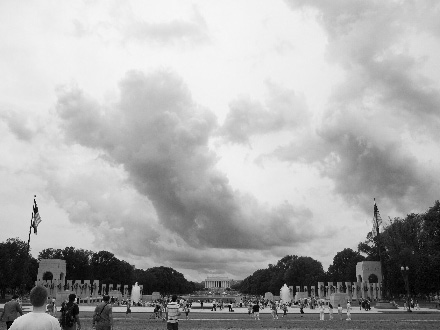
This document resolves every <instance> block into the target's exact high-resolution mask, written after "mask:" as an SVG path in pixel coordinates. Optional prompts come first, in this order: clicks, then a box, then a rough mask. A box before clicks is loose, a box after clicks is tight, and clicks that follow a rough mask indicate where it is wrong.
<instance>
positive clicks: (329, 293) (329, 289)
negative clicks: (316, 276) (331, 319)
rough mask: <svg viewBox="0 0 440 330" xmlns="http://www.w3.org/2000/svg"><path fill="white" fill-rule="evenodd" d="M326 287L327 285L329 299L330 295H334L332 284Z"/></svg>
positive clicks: (329, 283)
mask: <svg viewBox="0 0 440 330" xmlns="http://www.w3.org/2000/svg"><path fill="white" fill-rule="evenodd" d="M327 285H328V296H329V297H330V295H331V294H332V293H334V287H333V282H328V283H327Z"/></svg>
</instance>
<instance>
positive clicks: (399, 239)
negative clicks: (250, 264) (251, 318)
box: [233, 201, 440, 296]
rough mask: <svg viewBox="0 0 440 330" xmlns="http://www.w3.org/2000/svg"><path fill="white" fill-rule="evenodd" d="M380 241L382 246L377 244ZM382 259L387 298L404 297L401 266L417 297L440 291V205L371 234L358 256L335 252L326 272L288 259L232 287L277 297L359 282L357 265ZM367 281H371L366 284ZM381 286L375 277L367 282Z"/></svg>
mask: <svg viewBox="0 0 440 330" xmlns="http://www.w3.org/2000/svg"><path fill="white" fill-rule="evenodd" d="M379 239H380V243H381V244H380V245H378V243H379V242H378V240H379ZM378 246H380V247H381V255H382V260H383V269H382V271H383V274H384V275H385V281H386V283H385V287H386V288H387V295H388V296H394V295H399V294H405V285H404V278H403V275H402V272H401V267H402V266H404V267H409V286H410V292H411V294H412V295H417V294H421V295H429V294H431V293H438V292H439V290H440V202H439V201H436V202H435V203H434V205H433V206H432V207H430V208H429V209H428V210H427V211H426V212H424V213H421V214H414V213H412V214H408V215H407V216H406V217H405V218H394V219H389V222H388V223H387V224H386V225H383V227H382V233H381V234H380V235H379V236H375V235H373V234H372V232H369V233H368V234H367V235H366V239H365V241H363V242H360V243H359V244H358V247H357V251H354V250H352V249H349V248H346V249H344V250H342V251H340V252H338V253H336V255H335V257H334V258H333V263H332V264H331V265H330V266H329V268H328V270H327V271H326V272H325V271H324V269H323V267H322V264H321V262H319V261H318V260H315V259H313V258H310V257H303V256H297V255H287V256H285V257H283V258H282V259H280V260H279V261H278V262H277V263H276V264H275V265H272V264H269V265H268V267H267V268H265V269H259V270H257V271H255V272H254V273H253V274H252V275H250V276H248V277H246V278H245V279H244V280H243V281H242V282H240V283H238V284H237V285H235V286H234V287H233V288H234V289H236V290H239V291H240V292H242V293H246V294H254V295H263V294H264V293H266V292H272V293H273V294H276V295H278V294H279V292H280V288H281V287H282V286H283V285H284V283H285V284H287V285H288V286H290V285H292V286H295V287H296V286H301V287H302V286H312V285H313V286H317V284H318V282H345V281H351V282H356V264H357V263H358V262H360V261H379V260H380V259H379V249H378ZM363 280H367V279H363ZM368 280H369V281H370V282H371V283H375V282H376V283H377V281H378V279H377V277H376V276H372V277H371V278H369V279H368Z"/></svg>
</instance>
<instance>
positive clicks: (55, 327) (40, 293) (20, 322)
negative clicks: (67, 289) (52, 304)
mask: <svg viewBox="0 0 440 330" xmlns="http://www.w3.org/2000/svg"><path fill="white" fill-rule="evenodd" d="M30 301H31V304H32V306H33V310H32V312H30V313H27V314H24V315H23V316H20V317H19V318H17V319H15V321H14V323H12V325H11V327H10V328H9V329H10V330H29V329H32V330H61V327H60V323H59V322H58V320H57V319H56V318H55V317H53V316H52V315H49V314H47V313H46V301H47V291H46V288H44V287H42V286H36V287H34V288H33V289H32V290H31V293H30Z"/></svg>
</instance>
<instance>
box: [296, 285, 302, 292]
mask: <svg viewBox="0 0 440 330" xmlns="http://www.w3.org/2000/svg"><path fill="white" fill-rule="evenodd" d="M296 292H297V293H298V292H301V287H300V286H299V285H297V286H296Z"/></svg>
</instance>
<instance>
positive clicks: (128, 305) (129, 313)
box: [125, 301, 131, 319]
mask: <svg viewBox="0 0 440 330" xmlns="http://www.w3.org/2000/svg"><path fill="white" fill-rule="evenodd" d="M130 307H131V304H130V301H127V309H126V310H125V319H127V316H130V318H131V308H130Z"/></svg>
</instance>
